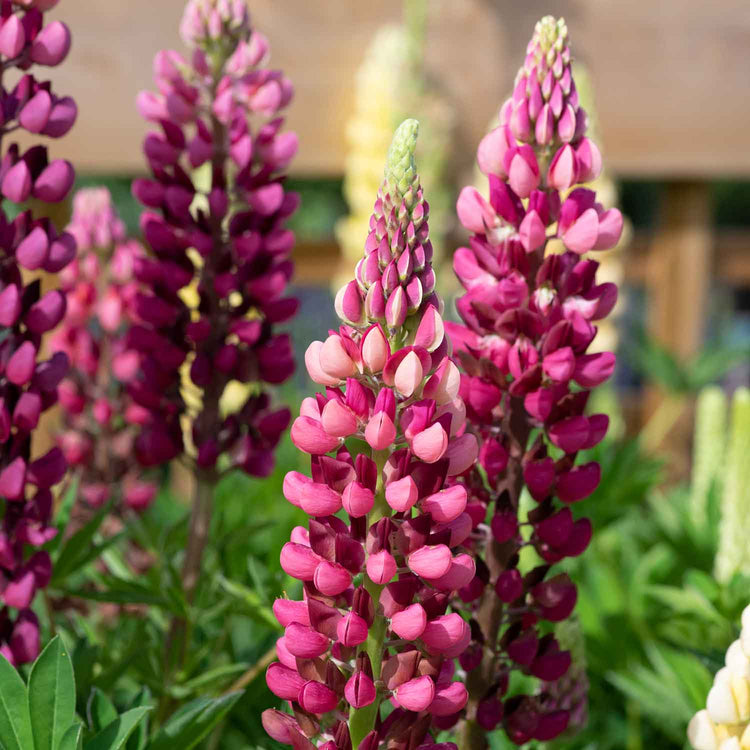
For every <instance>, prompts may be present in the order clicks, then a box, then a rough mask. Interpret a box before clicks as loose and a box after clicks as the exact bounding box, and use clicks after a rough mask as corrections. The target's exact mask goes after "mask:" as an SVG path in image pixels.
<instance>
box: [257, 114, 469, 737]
mask: <svg viewBox="0 0 750 750" xmlns="http://www.w3.org/2000/svg"><path fill="white" fill-rule="evenodd" d="M416 136H417V123H416V122H415V121H413V120H407V121H406V122H405V123H404V124H403V125H401V127H400V128H399V129H398V130H397V131H396V135H395V136H394V140H393V145H392V146H391V149H390V151H389V155H388V161H387V166H386V171H385V180H384V182H383V187H382V188H381V190H380V193H379V194H378V198H377V202H376V204H375V211H374V214H373V218H372V221H371V227H372V231H371V234H370V237H369V239H368V244H367V247H366V249H365V257H364V258H363V260H362V261H361V262H360V264H359V265H358V267H357V280H356V281H355V282H352V284H349V285H347V286H346V287H345V289H344V292H342V294H340V295H339V297H338V300H337V304H336V308H337V311H338V312H339V314H340V315H341V317H342V320H343V323H344V325H342V326H341V327H340V328H339V330H338V331H336V332H331V334H330V335H329V336H328V338H327V339H326V341H325V342H315V343H313V344H311V345H310V347H309V348H308V350H307V354H306V357H305V363H306V365H307V369H308V372H309V374H310V376H311V378H312V379H313V380H314V381H315V382H317V383H319V384H321V385H323V386H325V393H318V394H316V396H315V398H308V399H305V401H304V402H303V404H302V407H301V410H300V416H299V417H298V418H297V419H296V420H295V422H294V425H293V426H292V440H293V442H294V443H295V444H296V446H297V447H298V448H299V449H300V450H302V451H304V452H306V453H309V454H310V455H311V477H310V478H309V479H308V478H306V477H304V476H302V475H300V474H298V473H297V472H291V473H290V474H288V475H287V477H286V480H285V482H284V495H285V497H286V498H287V499H288V500H289V501H290V502H292V503H293V504H295V505H300V506H301V507H302V508H303V509H304V510H305V511H306V512H308V513H309V515H310V516H311V518H310V521H309V523H308V529H306V530H305V529H297V530H295V531H294V532H293V533H292V540H291V541H290V542H289V543H288V544H286V545H285V546H284V548H283V550H282V552H281V564H282V567H283V569H284V570H285V571H286V572H287V573H288V574H289V575H291V576H293V577H295V578H297V579H298V580H300V581H302V582H303V585H304V592H305V599H304V600H303V601H302V602H287V601H285V600H280V601H278V602H277V603H276V605H275V606H274V612H275V614H276V616H277V618H278V619H279V622H281V623H282V624H286V625H285V626H286V627H287V628H289V627H290V625H289V624H288V623H290V622H294V621H298V622H300V623H301V624H302V621H304V626H305V627H306V628H308V629H309V631H310V632H309V633H308V631H307V630H305V631H304V636H305V637H304V638H301V637H300V638H298V645H296V646H295V647H294V648H300V647H301V646H302V645H304V646H305V647H307V646H308V644H309V646H310V650H309V654H310V655H305V656H303V657H300V656H295V659H296V661H294V662H292V660H291V659H289V658H288V657H287V656H286V651H285V650H284V648H280V649H279V650H278V654H279V659H280V663H277V664H273V665H271V667H269V669H268V672H267V675H266V680H267V683H268V686H269V688H270V690H271V691H272V692H273V693H274V694H275V695H276V696H277V697H278V698H280V699H282V700H288V701H291V702H292V705H293V707H294V708H295V710H298V709H302V710H304V711H306V712H307V713H308V714H310V713H312V714H315V717H314V718H315V721H314V723H313V722H310V721H304V722H302V721H300V722H298V721H297V720H296V719H290V721H291V722H293V723H292V724H290V723H288V721H287V719H280V718H279V716H278V714H277V712H275V711H273V710H269V711H266V712H265V713H264V718H263V720H264V726H266V729H267V731H268V732H269V734H270V735H271V736H272V737H274V738H276V739H277V740H279V741H280V742H286V743H287V744H292V745H294V746H304V747H312V746H314V745H311V744H310V740H316V739H317V742H318V744H317V747H320V748H323V747H325V748H328V747H337V748H338V747H352V748H357V749H358V750H377V748H386V747H394V746H399V747H400V746H401V743H405V742H407V741H408V743H409V746H410V747H412V746H413V747H418V746H421V745H422V743H423V742H425V743H426V742H429V741H430V740H431V736H430V735H431V733H432V734H433V735H434V734H435V733H437V732H438V731H439V728H440V727H442V726H443V725H445V724H446V723H450V722H451V721H453V720H454V717H457V716H458V714H459V713H460V711H461V710H462V709H463V707H464V705H465V703H466V699H467V693H466V688H465V687H464V685H463V683H461V682H460V681H454V680H453V677H452V675H453V671H454V664H453V661H452V660H453V659H454V658H455V657H456V656H458V655H459V654H460V653H462V652H463V651H464V650H465V649H466V647H467V645H468V643H469V641H470V638H471V633H470V628H469V625H468V623H467V622H466V621H465V620H464V618H463V616H462V615H461V614H460V612H459V611H458V610H457V609H453V608H450V607H449V598H450V595H451V593H455V592H456V591H458V590H459V589H461V588H462V587H464V586H466V585H467V584H468V583H469V582H470V581H471V580H472V579H473V578H474V577H475V567H474V561H473V559H472V558H471V557H470V556H469V555H467V554H466V552H465V551H464V549H465V547H464V543H465V541H466V539H467V536H468V535H469V533H470V531H471V526H472V521H471V519H470V517H469V515H468V513H467V512H466V500H467V493H466V488H465V487H464V486H463V485H459V484H455V483H453V480H452V477H454V476H455V475H456V474H457V473H459V472H460V471H465V470H466V469H468V468H469V467H470V466H471V465H472V464H473V463H474V461H475V460H476V457H477V453H478V446H477V441H476V438H475V437H474V436H473V435H471V434H465V433H464V420H463V415H464V414H465V409H464V407H463V403H462V400H461V398H460V396H459V393H458V389H459V375H458V371H457V369H456V366H455V365H454V364H453V363H452V362H451V361H450V359H449V358H448V356H447V355H448V343H447V341H446V339H445V334H444V326H443V321H442V318H441V316H440V312H439V310H440V306H441V303H440V300H439V299H438V298H437V296H436V295H435V294H434V293H433V292H432V284H433V281H432V279H433V278H434V276H433V274H432V268H431V264H430V252H429V234H428V227H427V214H428V211H427V204H426V202H425V201H424V198H423V196H422V189H421V187H420V184H419V178H418V175H417V172H416V165H415V162H414V147H415V145H416ZM422 279H424V280H425V281H424V287H423V281H422ZM423 288H429V293H428V294H427V295H426V296H420V295H417V296H416V297H413V298H411V301H409V299H410V298H409V296H408V295H409V294H410V293H411V292H410V291H409V290H410V289H418V290H422V289H423ZM373 289H376V290H377V293H378V294H380V295H381V298H379V299H381V301H382V303H383V304H382V312H383V315H382V316H381V315H380V313H378V315H374V316H373V315H372V310H373V308H372V294H371V292H372V290H373ZM355 295H356V297H357V298H358V299H359V300H360V307H361V309H362V310H363V311H364V312H363V314H362V316H361V317H360V318H359V319H357V320H356V321H355V320H354V318H355V317H357V316H356V315H355V314H354V313H355V312H356V311H357V310H359V309H360V307H358V306H357V305H356V304H354V303H353V302H352V301H351V299H350V298H351V297H354V296H355ZM399 295H405V296H404V297H403V299H406V300H407V301H406V303H405V305H406V307H405V308H404V307H402V300H401V299H400V297H399ZM394 297H396V302H393V299H394ZM368 300H369V302H368ZM355 301H356V300H355ZM352 311H353V312H352ZM381 318H384V320H383V322H382V323H381ZM313 498H325V499H326V503H325V504H323V503H321V504H320V506H319V507H313V505H314V504H315V503H314V502H313ZM329 500H330V503H328V501H329ZM342 507H343V510H344V511H345V512H346V513H347V516H346V520H345V521H344V520H342V519H341V517H340V515H339V514H338V511H339V510H340V509H341V508H342ZM334 513H336V514H337V515H334ZM287 632H288V631H287ZM300 632H302V631H300ZM287 641H289V637H288V636H285V643H286V642H287ZM286 648H287V650H292V651H293V649H292V647H291V646H289V645H288V644H287V646H286ZM319 649H324V650H323V651H319ZM313 651H314V656H313V655H312V653H313ZM293 653H294V652H293ZM311 696H314V698H313V697H311ZM386 703H390V704H391V707H392V708H393V710H392V711H391V712H390V714H389V715H388V716H387V718H385V710H384V707H385V704H386ZM300 737H301V738H307V740H305V739H299V738H300ZM407 738H408V739H407ZM306 742H307V744H305V743H306Z"/></svg>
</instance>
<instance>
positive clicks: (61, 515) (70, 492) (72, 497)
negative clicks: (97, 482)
mask: <svg viewBox="0 0 750 750" xmlns="http://www.w3.org/2000/svg"><path fill="white" fill-rule="evenodd" d="M79 481H80V480H79V479H78V477H75V478H73V480H72V481H71V483H70V486H69V487H68V489H67V490H65V493H64V494H63V497H62V501H61V502H60V507H59V508H58V509H57V510H56V511H55V526H57V536H56V537H55V538H54V539H53V540H52V541H51V542H50V544H49V547H48V548H47V549H48V550H49V551H50V554H53V553H54V552H55V550H57V549H58V548H59V547H60V545H61V544H62V542H63V533H64V531H65V529H66V527H67V525H68V521H70V514H71V512H72V511H73V506H74V505H75V502H76V498H77V497H78V484H79Z"/></svg>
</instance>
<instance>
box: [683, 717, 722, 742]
mask: <svg viewBox="0 0 750 750" xmlns="http://www.w3.org/2000/svg"><path fill="white" fill-rule="evenodd" d="M687 735H688V740H690V744H691V745H692V746H693V750H717V749H718V743H717V741H716V731H715V729H714V723H713V722H712V721H711V717H710V716H709V715H708V711H706V710H705V709H703V710H702V711H698V713H697V714H695V716H693V718H692V719H690V723H689V724H688V730H687Z"/></svg>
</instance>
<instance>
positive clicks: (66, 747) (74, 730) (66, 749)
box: [58, 724, 83, 750]
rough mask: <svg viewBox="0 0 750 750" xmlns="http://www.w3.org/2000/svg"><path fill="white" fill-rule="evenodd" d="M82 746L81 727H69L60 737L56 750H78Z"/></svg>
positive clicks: (78, 725) (77, 725)
mask: <svg viewBox="0 0 750 750" xmlns="http://www.w3.org/2000/svg"><path fill="white" fill-rule="evenodd" d="M82 746H83V727H82V726H81V725H80V724H76V725H75V726H72V727H70V729H68V731H67V732H65V734H64V735H63V736H62V739H61V740H60V744H59V746H58V750H80V748H81V747H82Z"/></svg>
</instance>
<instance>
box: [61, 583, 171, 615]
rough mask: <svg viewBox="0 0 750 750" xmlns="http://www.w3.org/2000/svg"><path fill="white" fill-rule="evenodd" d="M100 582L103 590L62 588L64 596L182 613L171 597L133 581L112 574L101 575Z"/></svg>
mask: <svg viewBox="0 0 750 750" xmlns="http://www.w3.org/2000/svg"><path fill="white" fill-rule="evenodd" d="M99 580H100V582H101V583H102V584H103V585H104V586H105V587H106V589H105V590H104V591H98V590H96V589H63V593H64V594H65V595H66V596H74V597H77V598H79V599H90V600H92V601H95V602H112V603H114V604H148V605H150V606H152V607H160V608H161V609H165V610H167V611H168V612H171V613H173V614H176V615H184V611H183V610H182V609H181V608H180V607H179V606H178V604H177V603H176V602H175V600H174V598H173V597H169V598H167V597H164V596H161V595H160V594H156V593H154V592H153V591H152V590H151V589H150V588H149V587H148V586H144V585H143V584H140V583H136V582H135V581H123V580H121V579H119V578H114V577H112V576H102V577H101V578H100V579H99Z"/></svg>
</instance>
